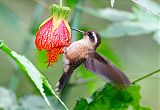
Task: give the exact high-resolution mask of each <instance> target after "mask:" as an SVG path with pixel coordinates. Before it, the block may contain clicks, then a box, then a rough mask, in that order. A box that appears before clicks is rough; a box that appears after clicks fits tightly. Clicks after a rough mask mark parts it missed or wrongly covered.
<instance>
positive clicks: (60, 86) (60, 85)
mask: <svg viewBox="0 0 160 110" xmlns="http://www.w3.org/2000/svg"><path fill="white" fill-rule="evenodd" d="M72 73H73V71H67V72H64V73H63V75H62V76H61V78H60V79H59V81H58V83H57V84H56V89H55V92H57V93H60V92H61V91H62V90H63V88H64V87H65V86H66V84H67V83H68V81H69V79H70V77H71V75H72Z"/></svg>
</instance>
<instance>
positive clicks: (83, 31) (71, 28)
mask: <svg viewBox="0 0 160 110" xmlns="http://www.w3.org/2000/svg"><path fill="white" fill-rule="evenodd" d="M71 29H72V30H75V31H77V32H80V33H83V34H84V31H82V30H79V29H75V28H71Z"/></svg>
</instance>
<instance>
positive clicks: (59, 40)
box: [35, 4, 71, 66]
mask: <svg viewBox="0 0 160 110" xmlns="http://www.w3.org/2000/svg"><path fill="white" fill-rule="evenodd" d="M69 13H70V8H69V7H62V6H59V5H55V4H53V5H52V6H51V17H50V18H48V19H47V20H46V21H44V22H43V23H42V24H41V26H40V28H39V30H38V32H37V34H36V40H35V44H36V47H37V48H38V49H39V50H46V51H47V62H48V66H51V65H52V63H53V62H56V61H57V59H58V55H59V54H62V53H63V52H64V51H63V48H64V47H68V46H69V45H70V39H71V30H70V27H69V25H68V22H67V20H66V19H67V17H68V15H69Z"/></svg>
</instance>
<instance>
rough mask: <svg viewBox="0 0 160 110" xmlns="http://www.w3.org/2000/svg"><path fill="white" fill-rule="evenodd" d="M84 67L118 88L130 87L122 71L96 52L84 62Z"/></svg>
mask: <svg viewBox="0 0 160 110" xmlns="http://www.w3.org/2000/svg"><path fill="white" fill-rule="evenodd" d="M84 66H85V67H86V68H87V69H88V70H90V71H92V72H94V73H99V74H101V75H102V76H104V77H105V78H106V79H108V80H109V81H111V82H113V83H114V84H116V85H118V86H128V85H131V82H130V81H129V79H128V77H127V76H126V75H125V74H124V73H123V72H122V71H120V70H119V69H118V68H117V67H116V66H115V65H113V64H112V63H111V62H110V61H108V60H106V59H105V58H103V57H102V56H101V55H99V54H98V53H97V52H95V53H93V54H92V55H91V57H89V58H88V59H87V60H86V61H85V62H84Z"/></svg>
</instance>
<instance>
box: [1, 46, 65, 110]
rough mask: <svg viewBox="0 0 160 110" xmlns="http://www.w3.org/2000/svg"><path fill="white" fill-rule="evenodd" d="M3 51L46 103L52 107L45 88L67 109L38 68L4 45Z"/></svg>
mask: <svg viewBox="0 0 160 110" xmlns="http://www.w3.org/2000/svg"><path fill="white" fill-rule="evenodd" d="M1 49H2V50H3V51H4V52H6V53H7V54H8V55H9V56H11V57H12V58H13V59H14V60H15V61H16V63H17V64H18V66H19V67H20V68H21V69H22V70H23V71H24V72H25V73H27V75H28V76H29V77H30V78H31V79H32V81H33V82H34V84H35V85H36V87H37V88H38V90H39V91H40V93H41V95H42V96H43V98H44V99H45V101H46V103H47V104H48V105H50V102H49V100H48V98H47V96H46V93H45V90H44V86H45V87H47V89H48V90H49V91H50V93H52V95H53V96H54V97H55V98H54V99H55V100H57V101H58V103H59V105H60V106H62V108H63V110H64V109H67V107H66V105H65V104H64V103H63V102H62V101H61V100H60V99H59V97H58V96H57V95H56V93H55V92H54V91H53V89H52V87H51V85H50V84H49V83H48V81H47V80H46V78H45V77H44V76H43V75H42V74H41V73H40V72H39V71H38V70H37V69H36V67H35V66H34V65H33V64H32V63H31V62H30V61H29V60H28V59H27V58H26V57H24V56H22V55H19V54H17V53H16V52H15V51H12V50H11V49H9V48H8V47H7V46H6V45H5V44H4V43H3V45H2V47H1Z"/></svg>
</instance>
